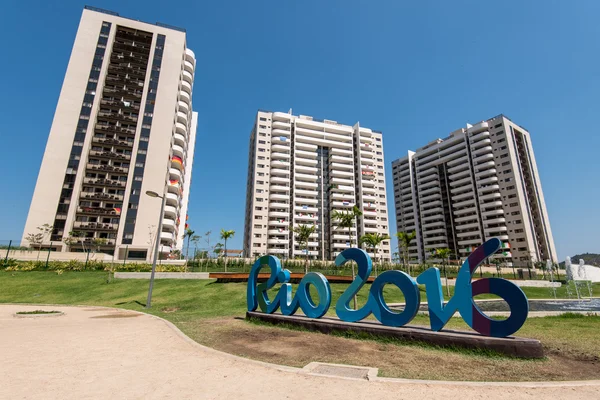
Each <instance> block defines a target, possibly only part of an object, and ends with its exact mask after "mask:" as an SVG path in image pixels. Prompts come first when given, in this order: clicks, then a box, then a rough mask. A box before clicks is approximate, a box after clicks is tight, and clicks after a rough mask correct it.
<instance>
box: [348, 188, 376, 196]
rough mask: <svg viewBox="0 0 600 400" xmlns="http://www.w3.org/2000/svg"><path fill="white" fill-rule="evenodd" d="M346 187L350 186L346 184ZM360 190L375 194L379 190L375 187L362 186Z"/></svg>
mask: <svg viewBox="0 0 600 400" xmlns="http://www.w3.org/2000/svg"><path fill="white" fill-rule="evenodd" d="M348 187H350V188H352V187H351V186H348ZM362 192H363V193H365V194H372V195H375V194H377V193H378V192H379V190H378V189H375V188H374V187H367V186H364V187H363V189H362Z"/></svg>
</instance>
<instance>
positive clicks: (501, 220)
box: [483, 217, 506, 226]
mask: <svg viewBox="0 0 600 400" xmlns="http://www.w3.org/2000/svg"><path fill="white" fill-rule="evenodd" d="M483 223H484V224H486V226H487V225H488V224H505V223H506V218H504V217H500V218H492V219H486V220H484V221H483Z"/></svg>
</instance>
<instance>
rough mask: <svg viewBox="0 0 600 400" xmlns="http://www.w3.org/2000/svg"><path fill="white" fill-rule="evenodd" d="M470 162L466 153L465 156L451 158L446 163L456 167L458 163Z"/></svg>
mask: <svg viewBox="0 0 600 400" xmlns="http://www.w3.org/2000/svg"><path fill="white" fill-rule="evenodd" d="M468 162H469V160H468V157H467V156H466V155H465V156H462V157H459V158H456V159H454V160H450V161H448V162H447V163H446V164H448V166H449V167H455V166H457V165H458V164H467V163H468Z"/></svg>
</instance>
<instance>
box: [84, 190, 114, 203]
mask: <svg viewBox="0 0 600 400" xmlns="http://www.w3.org/2000/svg"><path fill="white" fill-rule="evenodd" d="M79 198H81V199H88V200H99V201H123V195H122V194H108V193H99V192H81V195H80V196H79Z"/></svg>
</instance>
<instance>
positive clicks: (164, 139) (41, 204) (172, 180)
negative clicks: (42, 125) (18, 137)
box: [23, 7, 197, 259]
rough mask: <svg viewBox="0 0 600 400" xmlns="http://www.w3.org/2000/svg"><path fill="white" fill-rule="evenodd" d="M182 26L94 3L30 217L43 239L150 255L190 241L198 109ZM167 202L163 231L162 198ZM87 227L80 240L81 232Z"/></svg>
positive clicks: (67, 247) (60, 246)
mask: <svg viewBox="0 0 600 400" xmlns="http://www.w3.org/2000/svg"><path fill="white" fill-rule="evenodd" d="M195 67H196V60H195V57H194V53H193V52H192V51H191V50H190V49H188V48H187V46H186V34H185V31H184V30H183V29H180V28H176V27H171V26H167V25H162V24H158V23H157V24H149V23H144V22H140V21H136V20H132V19H127V18H123V17H120V16H119V15H118V14H117V13H114V12H111V11H106V10H101V9H96V8H91V7H86V8H85V9H84V10H83V15H82V17H81V21H80V24H79V29H78V31H77V36H76V38H75V43H74V45H73V50H72V53H71V58H70V60H69V65H68V67H67V72H66V75H65V79H64V82H63V86H62V90H61V93H60V97H59V100H58V105H57V107H56V112H55V114H54V120H53V122H52V127H51V129H50V135H49V137H48V142H47V145H46V150H45V153H44V157H43V160H42V165H41V168H40V172H39V176H38V180H37V184H36V186H35V191H34V194H33V199H32V201H31V207H30V209H29V215H28V217H27V222H26V224H25V230H24V234H23V241H24V242H27V240H26V239H27V234H29V233H37V232H38V231H37V230H36V229H37V227H39V226H41V225H44V224H50V225H52V226H53V230H52V233H51V235H49V237H45V238H44V243H43V245H42V246H43V247H46V248H48V247H52V248H54V249H55V250H59V251H83V250H87V249H89V248H90V247H94V248H95V249H97V248H99V250H100V251H103V252H106V253H113V254H115V256H116V257H115V258H117V259H119V258H121V259H122V258H123V257H125V256H126V254H125V253H127V257H128V258H138V259H150V258H151V257H152V249H153V248H154V246H153V243H154V241H155V240H156V237H157V235H158V236H159V240H160V243H161V247H160V251H161V252H162V253H168V252H170V251H171V250H174V249H180V248H181V247H182V245H183V234H184V230H185V229H184V228H183V226H184V224H185V219H186V214H187V206H188V198H189V193H190V191H189V188H190V179H191V174H192V161H193V156H194V143H195V140H196V121H197V113H195V112H192V100H191V98H192V86H193V83H194V71H195ZM146 191H154V192H157V193H158V194H159V195H160V196H163V197H164V198H165V201H166V206H165V210H164V214H163V217H162V218H163V219H162V230H161V232H157V229H158V224H159V213H160V209H161V199H157V198H152V197H149V196H147V195H145V194H144V193H145V192H146ZM72 233H75V236H76V235H81V236H82V237H81V238H78V239H77V240H76V241H73V240H72V238H73V236H74V235H73V234H72Z"/></svg>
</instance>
